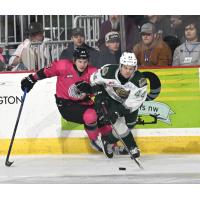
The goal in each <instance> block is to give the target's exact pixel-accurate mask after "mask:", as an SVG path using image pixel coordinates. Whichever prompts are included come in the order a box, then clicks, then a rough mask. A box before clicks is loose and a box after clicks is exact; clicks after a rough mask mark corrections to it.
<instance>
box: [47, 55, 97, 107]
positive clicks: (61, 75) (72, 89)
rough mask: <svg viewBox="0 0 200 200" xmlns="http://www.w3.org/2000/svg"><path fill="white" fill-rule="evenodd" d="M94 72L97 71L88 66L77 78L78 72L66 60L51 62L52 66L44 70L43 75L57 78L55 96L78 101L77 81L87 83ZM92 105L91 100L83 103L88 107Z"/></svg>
mask: <svg viewBox="0 0 200 200" xmlns="http://www.w3.org/2000/svg"><path fill="white" fill-rule="evenodd" d="M95 71H97V69H96V68H95V67H93V66H91V65H88V67H87V68H86V69H85V71H84V72H83V73H82V74H81V76H79V74H78V72H77V71H76V70H75V69H74V67H73V63H72V62H71V61H69V60H66V59H63V60H58V61H55V62H52V64H50V65H49V66H47V67H45V68H44V74H45V75H46V77H47V78H50V77H53V76H57V83H56V96H57V97H59V98H63V99H67V100H73V101H79V100H80V96H81V94H80V92H79V90H78V89H77V88H76V85H75V83H76V82H78V81H86V82H87V83H89V82H90V76H91V75H92V74H93V73H94V72H95ZM92 103H93V101H92V100H90V101H88V102H84V101H83V104H89V105H90V104H92Z"/></svg>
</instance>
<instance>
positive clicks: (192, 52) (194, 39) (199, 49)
mask: <svg viewBox="0 0 200 200" xmlns="http://www.w3.org/2000/svg"><path fill="white" fill-rule="evenodd" d="M184 30H185V39H186V41H185V42H184V43H183V44H181V45H180V46H178V47H177V48H176V49H175V51H174V56H173V64H172V65H173V66H178V65H181V66H190V65H191V66H192V65H199V64H200V42H199V33H200V30H199V26H198V23H197V21H196V19H194V18H188V19H187V20H186V21H185V22H184Z"/></svg>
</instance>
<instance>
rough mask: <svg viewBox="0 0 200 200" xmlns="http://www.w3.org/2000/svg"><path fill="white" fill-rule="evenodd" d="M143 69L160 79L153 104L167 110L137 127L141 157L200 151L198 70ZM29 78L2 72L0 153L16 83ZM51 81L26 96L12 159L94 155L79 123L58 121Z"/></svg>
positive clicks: (10, 124)
mask: <svg viewBox="0 0 200 200" xmlns="http://www.w3.org/2000/svg"><path fill="white" fill-rule="evenodd" d="M142 70H143V71H152V72H154V73H156V74H157V75H158V76H159V77H160V79H161V83H162V91H161V94H160V96H159V97H158V98H157V99H156V103H158V104H159V103H160V104H165V105H166V108H167V107H168V108H169V110H167V109H166V110H165V113H164V114H163V113H162V114H163V116H162V117H163V118H162V119H161V120H158V123H157V124H156V125H145V126H136V130H135V131H134V136H135V138H136V140H137V143H138V146H139V147H140V148H141V150H142V153H150V154H152V153H153V154H159V153H200V145H199V143H200V117H199V116H200V113H199V112H200V87H199V85H200V78H199V74H200V73H199V68H197V67H195V68H173V69H171V68H166V69H165V68H162V69H153V68H151V69H142ZM28 74H29V73H16V74H13V73H1V74H0V113H1V115H0V155H6V154H7V151H8V146H9V142H10V138H11V136H12V133H13V129H14V125H15V121H16V117H17V114H18V110H19V106H20V98H21V96H22V95H23V94H22V92H21V89H20V81H21V79H22V78H23V77H24V76H27V75H28ZM55 83H56V78H51V79H46V80H43V81H40V82H38V83H37V84H36V85H35V86H34V88H33V90H32V91H31V92H30V93H29V94H27V97H26V100H25V104H24V108H23V111H22V115H21V118H20V123H19V126H18V129H17V133H16V138H15V142H14V145H13V150H12V154H13V155H14V154H16V155H19V154H67V153H70V154H71V153H72V154H73V153H74V154H76V153H78V154H79V153H97V152H95V151H94V150H93V149H91V147H90V145H89V142H88V139H87V135H86V134H85V132H84V130H83V126H82V125H80V124H75V123H69V122H66V121H65V120H63V119H61V118H60V114H59V112H58V110H57V107H56V105H55V98H54V93H55ZM157 110H159V109H157V107H156V106H155V110H154V111H155V112H157ZM167 111H168V112H169V113H166V112H167ZM2 113H3V114H2ZM165 115H166V116H165ZM165 117H166V118H165ZM144 119H145V116H144ZM147 119H148V117H147Z"/></svg>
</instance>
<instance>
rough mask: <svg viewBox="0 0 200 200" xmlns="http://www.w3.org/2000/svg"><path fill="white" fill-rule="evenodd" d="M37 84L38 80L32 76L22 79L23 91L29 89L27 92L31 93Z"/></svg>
mask: <svg viewBox="0 0 200 200" xmlns="http://www.w3.org/2000/svg"><path fill="white" fill-rule="evenodd" d="M36 82H37V80H35V79H34V78H33V75H32V74H30V75H29V76H27V77H25V78H23V79H22V81H21V89H22V90H23V91H25V88H26V89H27V92H29V91H30V90H31V89H32V88H33V86H34V85H35V83H36Z"/></svg>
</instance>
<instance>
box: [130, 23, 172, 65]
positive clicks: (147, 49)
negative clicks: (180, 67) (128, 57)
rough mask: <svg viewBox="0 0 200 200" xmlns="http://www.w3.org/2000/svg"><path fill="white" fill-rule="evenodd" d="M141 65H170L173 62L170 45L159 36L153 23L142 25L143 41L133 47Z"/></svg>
mask: <svg viewBox="0 0 200 200" xmlns="http://www.w3.org/2000/svg"><path fill="white" fill-rule="evenodd" d="M133 52H134V53H135V55H136V57H137V59H138V65H139V66H169V65H171V63H172V52H171V49H170V48H169V46H168V45H167V44H166V43H165V42H164V41H163V40H162V39H158V38H157V32H156V28H155V25H154V24H153V23H150V22H148V23H145V24H143V25H142V27H141V41H140V42H139V43H138V44H136V45H135V46H134V47H133Z"/></svg>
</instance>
